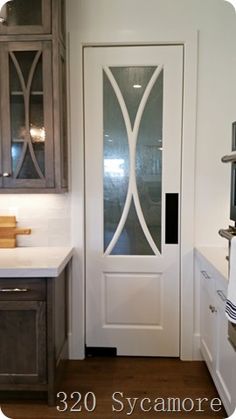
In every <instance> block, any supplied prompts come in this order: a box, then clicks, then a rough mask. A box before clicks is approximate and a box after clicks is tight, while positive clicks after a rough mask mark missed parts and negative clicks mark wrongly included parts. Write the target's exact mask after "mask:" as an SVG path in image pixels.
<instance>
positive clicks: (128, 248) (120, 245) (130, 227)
mask: <svg viewBox="0 0 236 419" xmlns="http://www.w3.org/2000/svg"><path fill="white" fill-rule="evenodd" d="M111 254H112V255H153V254H154V253H153V251H152V249H151V247H150V245H149V244H148V242H147V239H146V237H145V235H144V233H143V230H142V227H141V226H140V222H139V219H138V216H137V213H136V210H135V206H134V202H133V199H132V202H131V205H130V210H129V215H128V217H127V220H126V223H125V226H124V229H123V231H122V233H121V235H120V237H119V239H118V241H117V243H116V245H115V247H114V249H113V250H112V252H111Z"/></svg>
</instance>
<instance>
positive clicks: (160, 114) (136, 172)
mask: <svg viewBox="0 0 236 419" xmlns="http://www.w3.org/2000/svg"><path fill="white" fill-rule="evenodd" d="M84 58H85V59H84V89H85V96H84V110H85V167H86V172H85V178H86V345H87V346H88V347H92V348H93V347H96V348H97V347H98V348H101V347H105V348H107V347H108V348H116V350H117V354H118V355H143V356H179V333H180V327H179V305H180V301H179V300H180V295H179V269H180V267H179V261H180V254H179V251H180V246H179V243H180V237H179V219H180V213H179V212H180V199H181V197H180V173H181V125H182V89H183V86H182V79H183V48H182V46H142V47H94V48H91V47H88V48H85V57H84Z"/></svg>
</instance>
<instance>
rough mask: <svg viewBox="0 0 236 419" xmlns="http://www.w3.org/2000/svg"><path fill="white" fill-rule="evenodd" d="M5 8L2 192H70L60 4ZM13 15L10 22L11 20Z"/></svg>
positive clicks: (0, 50)
mask: <svg viewBox="0 0 236 419" xmlns="http://www.w3.org/2000/svg"><path fill="white" fill-rule="evenodd" d="M19 4H21V6H22V9H21V7H20V5H19ZM34 7H35V15H34ZM3 9H5V14H6V22H5V23H3V24H0V29H1V30H0V89H1V90H0V94H1V110H0V122H1V128H0V192H9V191H17V192H37V191H38V192H41V191H42V192H64V191H66V190H67V187H68V184H67V179H68V175H67V173H68V151H67V106H66V96H67V92H66V60H65V57H66V53H65V43H64V39H65V26H64V20H65V12H64V1H60V0H52V1H50V0H34V1H30V2H29V1H28V0H13V1H10V2H8V3H6V5H5V6H4V8H3ZM23 12H24V13H23ZM22 13H23V14H24V18H23V16H21V14H22ZM18 14H19V16H18ZM13 15H14V16H15V17H14V19H13V17H12V18H10V17H9V16H13ZM37 16H38V17H37ZM13 21H14V22H15V24H14V25H13V23H12V22H13ZM22 22H23V23H22Z"/></svg>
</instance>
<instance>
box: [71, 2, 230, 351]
mask: <svg viewBox="0 0 236 419" xmlns="http://www.w3.org/2000/svg"><path fill="white" fill-rule="evenodd" d="M67 20H68V31H69V38H70V86H71V89H70V94H71V139H72V156H73V159H72V223H73V238H72V239H73V243H74V245H76V247H77V249H78V258H77V259H75V263H76V265H77V266H75V271H74V273H75V277H74V293H73V298H74V306H73V307H74V321H75V322H78V323H76V324H75V323H74V326H75V327H76V329H77V331H78V333H76V336H75V335H74V337H73V339H72V356H75V357H76V356H77V355H80V356H82V355H83V338H84V329H83V326H84V321H83V312H84V306H83V304H84V298H83V291H84V289H83V280H82V278H83V265H82V260H83V251H84V249H83V239H84V232H83V221H84V218H83V217H84V214H83V199H82V197H83V143H82V135H83V130H82V127H83V119H82V48H81V46H82V44H89V43H91V44H107V43H114V44H125V43H148V42H150V43H159V42H164V41H165V34H166V33H168V37H169V39H171V36H172V34H173V39H174V40H177V38H176V36H177V35H176V34H179V40H181V41H182V40H183V34H185V33H188V32H189V31H190V32H191V31H199V61H198V92H197V93H198V101H197V116H196V117H197V132H196V176H195V179H196V182H195V245H202V244H204V245H219V246H221V245H222V239H221V238H219V237H218V234H217V232H218V229H219V228H220V227H224V226H227V223H228V216H229V167H227V166H224V165H223V164H222V163H221V162H220V158H221V156H222V155H223V154H226V153H228V152H229V151H230V147H231V122H232V121H233V120H236V103H235V98H236V17H235V13H234V9H233V7H232V6H231V5H230V4H229V3H226V2H224V0H204V1H203V0H67ZM186 222H187V220H186ZM224 244H225V243H224ZM190 305H191V303H190ZM78 349H79V350H78Z"/></svg>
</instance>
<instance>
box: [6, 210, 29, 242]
mask: <svg viewBox="0 0 236 419" xmlns="http://www.w3.org/2000/svg"><path fill="white" fill-rule="evenodd" d="M30 233H31V229H30V228H17V227H16V217H15V216H0V248H12V247H16V236H17V234H30Z"/></svg>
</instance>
